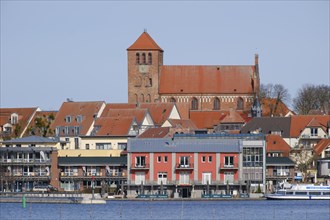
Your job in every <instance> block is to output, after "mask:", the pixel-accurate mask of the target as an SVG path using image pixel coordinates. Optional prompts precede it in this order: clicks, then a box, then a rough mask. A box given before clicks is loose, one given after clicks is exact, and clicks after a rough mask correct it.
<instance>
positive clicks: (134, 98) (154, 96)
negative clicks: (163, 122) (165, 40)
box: [127, 31, 164, 104]
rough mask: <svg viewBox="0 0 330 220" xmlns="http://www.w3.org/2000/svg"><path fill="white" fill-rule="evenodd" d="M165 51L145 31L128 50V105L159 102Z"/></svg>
mask: <svg viewBox="0 0 330 220" xmlns="http://www.w3.org/2000/svg"><path fill="white" fill-rule="evenodd" d="M163 52H164V51H163V50H162V49H161V48H160V47H159V46H158V45H157V43H156V42H155V41H154V40H153V39H152V38H151V37H150V35H149V34H148V33H147V32H146V31H144V32H143V33H142V34H141V35H140V37H139V38H138V39H137V40H136V41H135V42H134V43H133V44H132V45H131V46H130V47H129V48H127V56H128V103H136V104H138V103H144V102H149V103H154V102H159V101H160V100H159V93H158V91H159V90H158V89H159V77H160V68H161V66H162V65H163Z"/></svg>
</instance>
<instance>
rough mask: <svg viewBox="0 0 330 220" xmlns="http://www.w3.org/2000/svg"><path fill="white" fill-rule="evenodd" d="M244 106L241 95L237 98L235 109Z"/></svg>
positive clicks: (240, 108) (241, 108)
mask: <svg viewBox="0 0 330 220" xmlns="http://www.w3.org/2000/svg"><path fill="white" fill-rule="evenodd" d="M243 108H244V101H243V99H242V98H241V97H239V98H238V99H237V110H243Z"/></svg>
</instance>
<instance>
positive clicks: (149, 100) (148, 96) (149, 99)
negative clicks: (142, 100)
mask: <svg viewBox="0 0 330 220" xmlns="http://www.w3.org/2000/svg"><path fill="white" fill-rule="evenodd" d="M146 102H149V103H150V102H151V96H150V94H148V95H147V100H146Z"/></svg>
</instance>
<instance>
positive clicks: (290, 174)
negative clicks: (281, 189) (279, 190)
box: [266, 172, 294, 178]
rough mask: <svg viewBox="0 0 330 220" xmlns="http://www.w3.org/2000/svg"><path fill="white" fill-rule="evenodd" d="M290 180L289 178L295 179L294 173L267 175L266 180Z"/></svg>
mask: <svg viewBox="0 0 330 220" xmlns="http://www.w3.org/2000/svg"><path fill="white" fill-rule="evenodd" d="M281 177H283V178H288V177H292V178H293V177H294V173H290V172H282V173H272V174H266V178H281Z"/></svg>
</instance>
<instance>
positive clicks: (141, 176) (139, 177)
mask: <svg viewBox="0 0 330 220" xmlns="http://www.w3.org/2000/svg"><path fill="white" fill-rule="evenodd" d="M145 183H146V174H145V172H136V173H135V185H141V184H145Z"/></svg>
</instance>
